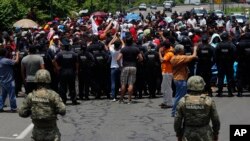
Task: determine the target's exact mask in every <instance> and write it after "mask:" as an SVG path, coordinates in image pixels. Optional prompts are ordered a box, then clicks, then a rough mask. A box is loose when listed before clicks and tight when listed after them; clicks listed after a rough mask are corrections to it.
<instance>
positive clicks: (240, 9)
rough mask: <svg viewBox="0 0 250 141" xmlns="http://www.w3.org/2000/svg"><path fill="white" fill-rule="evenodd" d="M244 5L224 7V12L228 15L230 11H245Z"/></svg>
mask: <svg viewBox="0 0 250 141" xmlns="http://www.w3.org/2000/svg"><path fill="white" fill-rule="evenodd" d="M245 9H246V7H228V8H225V14H228V15H230V14H231V13H245V12H246V10H245Z"/></svg>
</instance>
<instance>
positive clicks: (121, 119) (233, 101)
mask: <svg viewBox="0 0 250 141" xmlns="http://www.w3.org/2000/svg"><path fill="white" fill-rule="evenodd" d="M249 96H250V95H249V94H248V95H247V96H246V97H243V98H238V97H232V98H228V97H222V98H217V97H214V99H215V101H216V104H217V108H218V112H219V115H220V119H221V124H222V125H221V131H220V138H219V141H228V140H229V125H231V124H250V121H249V119H250V111H249V110H248V107H249V103H250V97H249ZM22 100H23V98H18V105H20V103H21V102H22ZM135 101H136V102H135V103H133V104H130V105H128V104H119V103H118V102H112V101H110V100H107V99H103V100H90V101H81V102H82V103H81V105H78V106H71V105H68V106H67V114H66V116H64V117H59V121H58V126H59V129H60V131H61V133H62V141H163V140H164V141H176V138H175V133H174V130H173V122H174V119H173V118H172V117H170V113H171V110H170V109H167V110H165V109H160V108H159V106H158V105H159V104H160V103H161V102H162V98H156V99H148V98H144V99H140V100H135ZM0 123H1V128H0V141H7V140H21V141H28V140H29V138H30V136H31V132H30V131H31V129H32V125H30V123H31V120H30V119H29V118H28V119H23V118H20V117H18V114H16V113H1V114H0Z"/></svg>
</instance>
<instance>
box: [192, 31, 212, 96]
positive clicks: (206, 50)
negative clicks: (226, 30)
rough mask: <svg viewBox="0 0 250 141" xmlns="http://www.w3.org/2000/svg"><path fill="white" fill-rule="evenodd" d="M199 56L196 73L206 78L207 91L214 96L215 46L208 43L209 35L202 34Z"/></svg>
mask: <svg viewBox="0 0 250 141" xmlns="http://www.w3.org/2000/svg"><path fill="white" fill-rule="evenodd" d="M197 56H198V63H197V70H196V73H197V75H200V76H201V77H202V78H204V81H205V82H206V85H205V89H204V90H205V92H207V93H208V95H209V96H213V95H212V90H211V85H210V83H211V78H212V71H211V68H212V66H213V58H214V48H213V47H212V46H211V45H209V44H208V36H207V35H203V36H202V44H201V45H199V47H198V50H197Z"/></svg>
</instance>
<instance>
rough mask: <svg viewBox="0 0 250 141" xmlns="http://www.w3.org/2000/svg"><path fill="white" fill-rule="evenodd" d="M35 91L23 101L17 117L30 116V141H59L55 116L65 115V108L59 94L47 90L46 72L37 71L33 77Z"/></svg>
mask: <svg viewBox="0 0 250 141" xmlns="http://www.w3.org/2000/svg"><path fill="white" fill-rule="evenodd" d="M35 81H36V83H37V90H36V91H33V92H31V93H29V95H28V96H27V97H26V99H24V101H23V104H22V106H21V108H20V109H19V116H21V117H24V118H27V117H29V116H31V119H32V122H33V124H34V129H33V132H32V137H31V138H32V141H60V137H61V134H60V132H59V129H58V127H57V124H56V120H57V115H58V114H60V115H65V113H66V107H65V105H64V104H63V102H62V99H61V98H60V96H59V94H57V93H56V92H55V91H52V90H50V89H47V87H48V84H49V83H50V82H51V78H50V74H49V72H48V71H47V70H45V69H41V70H38V71H37V73H36V75H35Z"/></svg>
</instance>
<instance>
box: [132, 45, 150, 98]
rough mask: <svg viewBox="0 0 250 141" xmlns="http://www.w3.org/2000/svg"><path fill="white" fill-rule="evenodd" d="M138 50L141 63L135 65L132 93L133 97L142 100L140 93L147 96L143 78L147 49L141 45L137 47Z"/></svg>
mask: <svg viewBox="0 0 250 141" xmlns="http://www.w3.org/2000/svg"><path fill="white" fill-rule="evenodd" d="M136 47H137V48H139V50H140V52H141V54H142V57H143V61H141V62H137V63H136V81H135V89H134V93H135V96H136V97H138V98H142V93H143V92H144V94H147V87H146V78H145V75H146V74H145V53H146V52H147V48H146V47H145V46H142V45H137V46H136Z"/></svg>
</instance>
